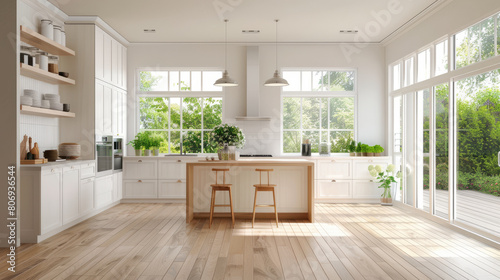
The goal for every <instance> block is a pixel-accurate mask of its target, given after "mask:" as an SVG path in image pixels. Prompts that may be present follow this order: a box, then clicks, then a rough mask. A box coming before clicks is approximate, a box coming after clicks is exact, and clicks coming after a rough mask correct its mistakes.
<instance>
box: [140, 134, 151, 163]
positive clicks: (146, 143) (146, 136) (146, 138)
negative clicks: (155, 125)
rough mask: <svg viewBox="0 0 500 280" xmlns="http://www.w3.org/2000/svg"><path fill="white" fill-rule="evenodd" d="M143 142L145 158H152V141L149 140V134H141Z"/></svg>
mask: <svg viewBox="0 0 500 280" xmlns="http://www.w3.org/2000/svg"><path fill="white" fill-rule="evenodd" d="M140 139H141V142H142V146H143V147H144V156H147V157H149V156H151V147H152V145H151V139H150V138H149V133H147V132H143V133H142V134H141V137H140Z"/></svg>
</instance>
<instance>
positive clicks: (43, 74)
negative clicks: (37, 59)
mask: <svg viewBox="0 0 500 280" xmlns="http://www.w3.org/2000/svg"><path fill="white" fill-rule="evenodd" d="M21 75H23V76H26V77H30V78H33V79H37V80H40V81H44V82H47V83H51V84H54V85H58V84H62V85H74V84H75V80H72V79H69V78H65V77H63V76H59V75H58V74H54V73H51V72H49V71H45V70H42V69H40V68H36V67H33V66H30V65H28V64H24V63H21Z"/></svg>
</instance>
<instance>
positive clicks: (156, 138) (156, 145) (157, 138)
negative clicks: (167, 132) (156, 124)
mask: <svg viewBox="0 0 500 280" xmlns="http://www.w3.org/2000/svg"><path fill="white" fill-rule="evenodd" d="M161 142H163V137H161V135H158V134H153V135H151V136H149V144H150V145H151V147H150V149H151V151H152V153H153V156H158V155H159V154H160V146H161Z"/></svg>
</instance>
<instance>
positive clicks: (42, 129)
mask: <svg viewBox="0 0 500 280" xmlns="http://www.w3.org/2000/svg"><path fill="white" fill-rule="evenodd" d="M25 89H33V90H36V91H38V92H40V93H42V94H44V93H59V87H58V86H57V85H52V84H48V83H44V82H41V81H38V80H35V79H32V78H28V77H24V76H20V81H19V93H18V94H19V95H20V96H21V95H23V92H24V90H25ZM20 119H21V120H20V125H19V139H23V136H24V135H25V134H26V135H28V136H29V137H32V138H33V144H34V143H35V142H37V143H38V147H39V150H40V153H41V154H42V151H44V150H48V149H57V147H58V146H59V144H60V143H59V119H58V118H49V117H40V116H32V115H24V114H21V116H20Z"/></svg>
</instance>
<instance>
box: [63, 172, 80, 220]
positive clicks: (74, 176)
mask: <svg viewBox="0 0 500 280" xmlns="http://www.w3.org/2000/svg"><path fill="white" fill-rule="evenodd" d="M78 167H79V166H71V167H64V168H63V175H62V181H63V184H62V205H63V209H62V214H63V224H66V223H69V222H71V221H73V220H74V219H76V218H78V215H79V211H80V209H79V206H78V193H79V185H80V170H79V169H78Z"/></svg>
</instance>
